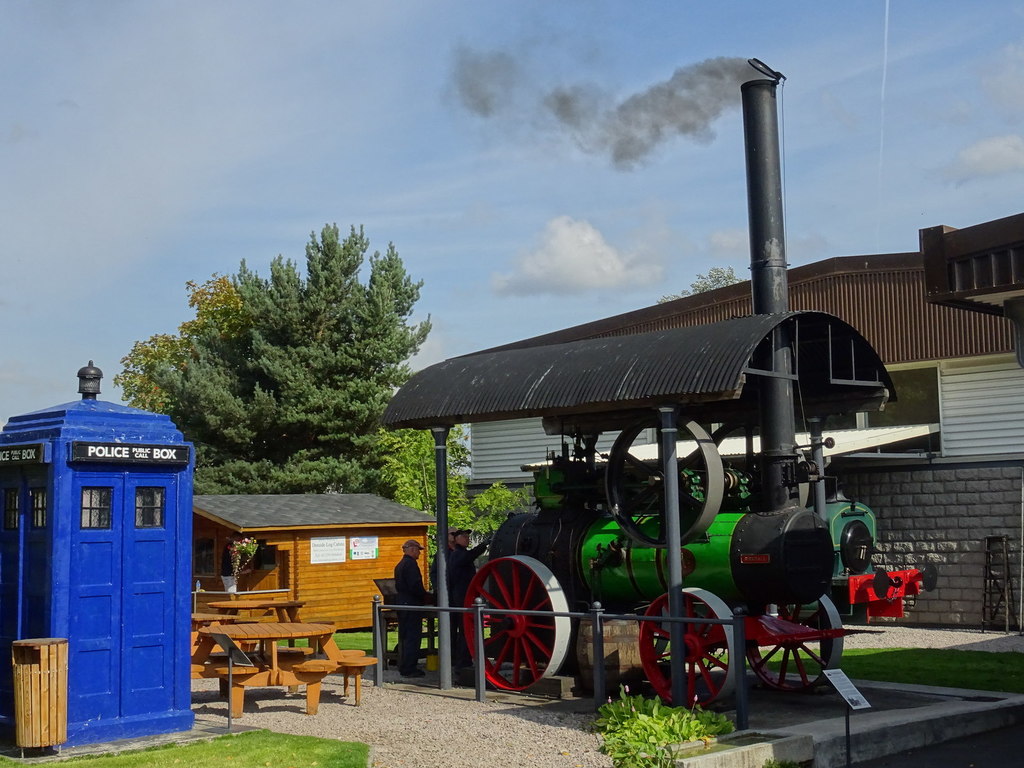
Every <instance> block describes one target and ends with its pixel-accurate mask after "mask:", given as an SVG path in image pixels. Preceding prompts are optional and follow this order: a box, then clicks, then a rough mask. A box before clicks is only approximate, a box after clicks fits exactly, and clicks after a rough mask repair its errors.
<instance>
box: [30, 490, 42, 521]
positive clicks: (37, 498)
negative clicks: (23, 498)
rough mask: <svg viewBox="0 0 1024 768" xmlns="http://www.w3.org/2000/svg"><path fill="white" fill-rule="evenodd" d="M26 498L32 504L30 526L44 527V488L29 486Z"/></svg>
mask: <svg viewBox="0 0 1024 768" xmlns="http://www.w3.org/2000/svg"><path fill="white" fill-rule="evenodd" d="M28 499H29V502H30V504H31V506H32V527H33V528H45V527H46V489H45V488H29V489H28Z"/></svg>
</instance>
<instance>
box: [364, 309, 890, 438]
mask: <svg viewBox="0 0 1024 768" xmlns="http://www.w3.org/2000/svg"><path fill="white" fill-rule="evenodd" d="M783 324H788V325H789V326H790V334H791V338H792V339H793V340H794V346H795V348H796V363H797V373H796V378H797V383H796V386H795V387H794V389H795V390H796V397H797V398H798V400H799V402H798V407H801V406H802V412H803V413H804V414H805V415H825V414H830V413H842V412H848V411H852V410H866V409H870V410H875V409H877V408H879V407H881V405H882V404H883V403H884V402H885V400H886V398H887V397H889V396H891V393H892V391H893V389H892V381H891V380H890V378H889V375H888V374H887V373H886V371H885V367H884V366H883V364H882V362H881V360H880V359H879V357H878V355H877V354H876V353H875V351H874V349H872V347H871V345H870V344H869V343H868V342H867V341H866V340H865V339H864V338H863V337H862V336H861V335H860V334H859V333H858V332H857V331H856V330H854V329H853V328H852V327H851V326H849V325H847V324H846V323H844V322H843V321H842V320H840V319H839V318H837V317H834V316H832V315H828V314H825V313H823V312H785V313H779V314H772V315H750V316H748V317H739V318H734V319H731V320H725V321H722V322H718V323H712V324H709V325H702V326H691V327H686V328H673V329H669V330H663V331H653V332H650V333H642V334H634V335H627V336H614V337H606V338H600V339H586V340H583V341H574V342H566V343H563V344H551V345H544V346H536V347H525V348H518V349H505V350H497V351H494V352H486V351H485V352H478V353H476V354H473V355H467V356H465V357H457V358H452V359H450V360H446V361H444V362H441V363H437V364H436V365H433V366H430V367H429V368H425V369H424V370H422V371H420V372H418V373H417V374H415V375H414V376H413V377H412V378H411V379H410V380H409V382H408V383H407V384H406V385H405V386H403V387H402V388H401V389H400V390H399V391H398V392H397V393H396V394H395V396H394V398H392V400H391V402H390V404H389V405H388V407H387V410H386V411H385V413H384V417H383V421H384V424H385V425H386V426H388V427H391V428H393V429H399V428H405V427H412V428H424V429H426V428H430V427H443V426H451V425H455V424H465V423H473V422H480V421H497V420H500V419H515V418H526V417H536V416H541V417H545V419H546V421H545V427H546V429H547V430H548V431H549V432H551V433H558V432H563V433H567V434H571V433H573V432H575V431H582V432H595V431H596V432H600V431H607V430H611V429H619V428H621V427H622V426H624V425H625V424H627V423H630V422H632V421H633V420H635V419H636V418H637V417H638V416H640V415H646V414H649V413H650V412H651V409H652V408H654V407H657V406H659V405H679V406H681V407H682V410H683V414H684V415H685V417H686V418H690V419H697V420H698V421H710V420H716V421H720V420H723V421H731V422H739V421H749V420H756V418H757V413H758V407H757V381H758V380H759V379H760V378H761V377H762V376H763V375H773V373H772V372H770V371H761V370H758V369H757V368H755V367H754V366H753V365H752V360H754V359H759V357H760V355H758V356H757V357H755V353H757V352H758V351H759V347H762V345H764V346H765V347H767V346H768V345H769V344H770V343H771V338H772V334H773V333H774V331H775V330H776V329H777V328H780V327H781V326H782V325H783Z"/></svg>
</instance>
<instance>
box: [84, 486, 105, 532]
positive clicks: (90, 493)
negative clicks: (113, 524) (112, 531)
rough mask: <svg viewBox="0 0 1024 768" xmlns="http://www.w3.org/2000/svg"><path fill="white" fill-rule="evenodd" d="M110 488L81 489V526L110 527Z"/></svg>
mask: <svg viewBox="0 0 1024 768" xmlns="http://www.w3.org/2000/svg"><path fill="white" fill-rule="evenodd" d="M110 497H111V489H110V488H83V489H82V527H83V528H108V529H109V528H110Z"/></svg>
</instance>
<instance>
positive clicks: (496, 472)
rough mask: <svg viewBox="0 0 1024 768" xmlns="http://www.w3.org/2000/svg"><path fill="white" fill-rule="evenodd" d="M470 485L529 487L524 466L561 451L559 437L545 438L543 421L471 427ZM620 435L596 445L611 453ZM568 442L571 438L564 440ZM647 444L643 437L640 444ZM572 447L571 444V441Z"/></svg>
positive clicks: (606, 436) (529, 480) (527, 420)
mask: <svg viewBox="0 0 1024 768" xmlns="http://www.w3.org/2000/svg"><path fill="white" fill-rule="evenodd" d="M469 434H470V444H469V445H470V456H471V461H472V466H471V468H470V482H472V483H494V482H497V481H499V480H500V481H501V482H503V483H529V482H532V480H533V476H532V475H531V474H529V473H526V472H523V471H522V470H521V469H520V467H521V466H523V465H524V464H537V463H539V462H542V461H544V459H545V458H547V455H548V453H550V452H551V451H555V452H557V453H560V452H561V450H562V439H563V438H562V437H561V436H560V435H546V434H544V427H543V426H542V424H541V420H540V419H515V420H512V421H490V422H482V423H480V424H470V425H469ZM617 434H618V433H612V434H608V435H603V436H602V437H601V439H600V440H599V441H598V443H597V448H598V450H599V451H608V450H610V449H611V447H612V443H613V442H615V438H616V436H617ZM565 439H567V440H569V438H565ZM641 442H644V435H641V437H640V438H638V439H637V443H641ZM570 447H571V440H570Z"/></svg>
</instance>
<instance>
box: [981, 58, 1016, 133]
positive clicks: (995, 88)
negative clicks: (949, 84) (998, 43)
mask: <svg viewBox="0 0 1024 768" xmlns="http://www.w3.org/2000/svg"><path fill="white" fill-rule="evenodd" d="M981 84H982V87H983V88H984V89H985V92H986V93H987V94H988V96H989V98H991V99H992V100H993V101H994V102H995V103H996V104H998V105H999V106H1000V107H1002V108H1003V109H1004V110H1006V111H1007V112H1008V113H1009V114H1010V115H1011V116H1016V117H1019V116H1021V115H1024V44H1017V45H1009V46H1006V47H1005V48H1004V49H1003V50H1002V51H1001V52H1000V55H999V57H998V58H997V60H996V62H995V65H994V66H993V67H992V69H991V71H990V72H989V73H987V74H985V75H983V76H982V78H981Z"/></svg>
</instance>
